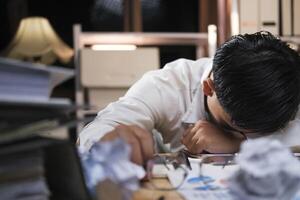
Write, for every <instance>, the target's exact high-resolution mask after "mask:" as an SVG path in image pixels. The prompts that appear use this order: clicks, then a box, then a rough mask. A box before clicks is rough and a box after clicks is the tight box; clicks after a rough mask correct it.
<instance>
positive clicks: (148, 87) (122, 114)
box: [79, 70, 164, 149]
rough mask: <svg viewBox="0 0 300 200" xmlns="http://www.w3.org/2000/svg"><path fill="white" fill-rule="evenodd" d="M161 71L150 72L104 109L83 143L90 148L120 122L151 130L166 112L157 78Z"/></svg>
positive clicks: (88, 128)
mask: <svg viewBox="0 0 300 200" xmlns="http://www.w3.org/2000/svg"><path fill="white" fill-rule="evenodd" d="M159 73H160V71H159V70H158V71H152V72H148V73H146V74H145V75H144V76H143V77H142V78H141V79H140V80H139V81H138V82H137V83H135V84H134V85H133V86H132V87H131V88H130V89H129V90H128V92H127V93H126V95H125V96H124V97H121V98H120V99H119V100H118V101H116V102H113V103H110V104H109V105H108V106H107V107H106V108H105V109H103V110H102V111H100V112H99V113H98V115H97V117H96V118H95V120H94V121H93V122H91V123H90V124H88V125H87V126H86V127H85V128H84V129H83V130H82V132H81V133H80V135H79V141H80V146H81V147H83V148H84V149H89V148H90V147H91V145H92V144H94V143H95V142H96V141H99V140H100V138H101V137H103V136H104V135H105V134H106V133H108V132H109V131H111V130H113V129H114V127H116V126H117V125H119V124H128V125H133V124H134V125H137V126H139V127H141V128H143V129H146V130H148V131H149V132H151V131H152V130H153V128H154V127H155V125H157V124H159V122H161V121H162V119H163V116H162V115H163V114H162V113H164V106H163V101H162V99H163V98H164V95H163V91H161V90H160V88H159V87H158V86H157V82H156V81H155V78H154V77H155V76H159Z"/></svg>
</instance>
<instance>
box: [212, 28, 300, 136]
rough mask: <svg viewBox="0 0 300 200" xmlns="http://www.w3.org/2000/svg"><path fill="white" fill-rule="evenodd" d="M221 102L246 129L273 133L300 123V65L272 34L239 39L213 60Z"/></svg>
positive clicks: (232, 39)
mask: <svg viewBox="0 0 300 200" xmlns="http://www.w3.org/2000/svg"><path fill="white" fill-rule="evenodd" d="M213 78H214V84H215V90H216V95H217V98H218V100H219V101H220V104H221V106H222V107H223V108H224V110H225V111H226V112H227V113H228V114H229V115H230V117H231V119H232V123H233V124H234V125H236V126H238V127H240V128H243V129H246V130H249V131H251V132H252V131H253V132H257V133H261V134H268V133H272V132H274V131H276V130H278V129H280V128H283V127H284V126H285V125H286V124H287V123H288V122H289V121H290V120H292V119H294V117H295V115H296V113H297V111H298V105H299V103H300V59H299V55H298V53H297V52H296V51H294V50H292V49H291V48H290V47H289V46H288V45H287V44H286V43H285V42H283V41H281V40H280V39H278V38H276V37H274V36H273V35H272V34H271V33H269V32H264V31H262V32H257V33H254V34H245V35H237V36H233V37H232V38H231V39H230V40H228V41H227V42H225V43H224V44H223V45H221V47H220V48H219V49H217V51H216V54H215V56H214V59H213Z"/></svg>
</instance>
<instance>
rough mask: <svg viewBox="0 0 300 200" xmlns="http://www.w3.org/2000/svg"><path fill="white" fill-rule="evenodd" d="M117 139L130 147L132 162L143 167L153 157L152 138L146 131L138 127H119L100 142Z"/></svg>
mask: <svg viewBox="0 0 300 200" xmlns="http://www.w3.org/2000/svg"><path fill="white" fill-rule="evenodd" d="M118 137H119V138H122V139H123V140H124V141H125V142H127V143H128V144H129V145H130V146H131V161H132V162H134V163H136V164H138V165H143V164H145V163H146V162H147V161H148V160H149V159H151V158H152V157H153V154H154V145H153V138H152V135H151V134H150V133H149V132H148V131H146V130H144V129H142V128H140V127H138V126H127V125H119V126H117V127H116V128H115V129H114V130H113V131H111V132H109V133H107V134H106V135H105V136H103V137H102V138H101V140H100V141H110V140H114V139H116V138H118Z"/></svg>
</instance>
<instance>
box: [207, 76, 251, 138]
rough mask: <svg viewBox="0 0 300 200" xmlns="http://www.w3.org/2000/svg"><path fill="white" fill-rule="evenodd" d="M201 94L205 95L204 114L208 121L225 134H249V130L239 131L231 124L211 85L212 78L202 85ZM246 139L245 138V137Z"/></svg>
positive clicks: (239, 129)
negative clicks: (206, 115)
mask: <svg viewBox="0 0 300 200" xmlns="http://www.w3.org/2000/svg"><path fill="white" fill-rule="evenodd" d="M203 92H204V94H205V95H206V102H205V103H206V112H207V114H208V118H209V119H207V120H208V121H210V122H211V123H214V124H215V125H217V126H218V127H219V128H220V129H222V130H224V131H225V132H231V133H239V134H242V135H243V136H245V134H248V133H250V131H249V130H245V129H241V128H239V127H237V126H235V125H234V124H233V123H232V120H231V117H230V116H229V114H228V113H226V112H225V110H224V109H223V107H222V106H221V104H220V102H219V100H218V98H217V95H216V92H215V89H214V85H213V78H212V76H210V77H209V78H207V79H206V80H205V81H204V83H203ZM245 137H246V136H245Z"/></svg>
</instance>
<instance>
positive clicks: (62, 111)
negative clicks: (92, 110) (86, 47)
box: [0, 58, 90, 200]
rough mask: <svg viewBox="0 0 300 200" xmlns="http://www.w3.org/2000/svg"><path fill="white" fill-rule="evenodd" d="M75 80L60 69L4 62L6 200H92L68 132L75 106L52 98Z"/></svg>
mask: <svg viewBox="0 0 300 200" xmlns="http://www.w3.org/2000/svg"><path fill="white" fill-rule="evenodd" d="M73 76H74V71H73V70H71V69H65V68H61V67H55V66H43V65H38V64H33V63H28V62H22V61H16V60H9V59H4V58H0V110H1V111H0V197H1V199H11V200H13V199H22V200H27V199H30V200H31V199H33V200H34V199H39V200H40V199H41V200H42V199H89V198H90V196H89V193H88V191H87V189H86V186H85V181H84V177H83V174H82V169H81V165H80V161H79V159H78V154H77V149H76V146H75V144H74V142H73V141H71V139H70V138H71V137H70V133H69V128H70V127H71V126H76V122H77V121H76V120H75V119H74V116H75V111H76V107H75V106H74V105H73V104H72V103H71V101H70V100H69V99H64V98H51V92H52V90H53V88H54V87H55V86H56V85H58V84H60V83H62V82H63V81H65V80H67V79H69V78H71V77H73Z"/></svg>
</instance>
